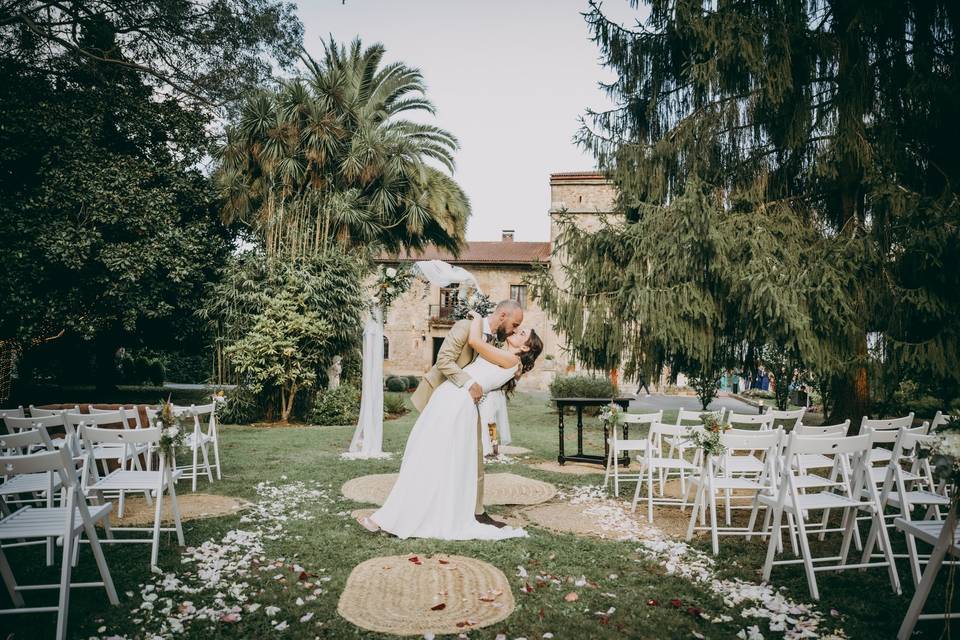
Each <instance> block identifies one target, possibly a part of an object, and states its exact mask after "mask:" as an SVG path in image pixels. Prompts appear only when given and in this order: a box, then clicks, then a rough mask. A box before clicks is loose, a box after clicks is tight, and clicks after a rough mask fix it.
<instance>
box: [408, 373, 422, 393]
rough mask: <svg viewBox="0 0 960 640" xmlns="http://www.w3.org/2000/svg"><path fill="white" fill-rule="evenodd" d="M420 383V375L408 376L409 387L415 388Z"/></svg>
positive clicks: (410, 388)
mask: <svg viewBox="0 0 960 640" xmlns="http://www.w3.org/2000/svg"><path fill="white" fill-rule="evenodd" d="M419 384H420V376H407V389H409V390H411V391H412V390H414V389H416V388H417V385H419Z"/></svg>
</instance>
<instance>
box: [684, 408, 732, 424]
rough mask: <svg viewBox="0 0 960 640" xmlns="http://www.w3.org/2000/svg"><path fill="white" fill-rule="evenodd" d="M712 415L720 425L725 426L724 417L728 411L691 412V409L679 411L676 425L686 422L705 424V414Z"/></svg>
mask: <svg viewBox="0 0 960 640" xmlns="http://www.w3.org/2000/svg"><path fill="white" fill-rule="evenodd" d="M705 413H712V414H713V415H714V417H716V419H717V421H718V422H719V423H720V424H723V417H724V415H725V413H726V409H718V410H716V411H691V410H689V409H680V410H679V411H677V421H676V422H675V423H674V424H683V423H685V422H691V423H696V424H703V417H702V416H703V414H705Z"/></svg>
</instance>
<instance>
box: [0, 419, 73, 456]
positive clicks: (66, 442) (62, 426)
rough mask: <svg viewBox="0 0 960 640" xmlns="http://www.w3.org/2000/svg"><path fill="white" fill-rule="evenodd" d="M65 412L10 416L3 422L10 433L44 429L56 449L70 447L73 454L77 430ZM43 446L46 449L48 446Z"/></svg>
mask: <svg viewBox="0 0 960 640" xmlns="http://www.w3.org/2000/svg"><path fill="white" fill-rule="evenodd" d="M65 413H66V412H65V411H61V412H60V413H58V414H54V415H49V416H33V417H30V418H14V417H9V418H4V419H3V422H4V424H6V426H7V432H8V433H19V432H21V431H25V430H28V429H43V430H44V431H46V433H47V435H48V436H50V440H51V442H52V443H53V447H54V448H55V449H59V448H61V447H68V451H70V452H71V453H72V454H73V453H74V452H75V451H76V449H75V443H76V439H75V437H76V432H75V431H74V430H73V426H71V425H68V424H67V421H66V418H65V416H64V414H65ZM42 448H44V449H45V448H46V447H42ZM28 453H32V452H28Z"/></svg>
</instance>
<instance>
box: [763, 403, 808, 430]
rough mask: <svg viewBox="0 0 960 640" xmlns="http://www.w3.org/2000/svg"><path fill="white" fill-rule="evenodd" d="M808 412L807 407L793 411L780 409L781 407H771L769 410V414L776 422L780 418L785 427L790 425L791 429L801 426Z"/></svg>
mask: <svg viewBox="0 0 960 640" xmlns="http://www.w3.org/2000/svg"><path fill="white" fill-rule="evenodd" d="M806 412H807V410H806V409H803V408H800V409H794V410H793V411H780V410H779V409H770V410H768V411H767V414H768V415H769V416H770V417H772V418H773V420H774V422H776V421H777V420H780V421H782V422H783V426H784V427H789V428H791V429H796V428H797V427H799V426H800V423H801V422H803V415H804V414H805V413H806Z"/></svg>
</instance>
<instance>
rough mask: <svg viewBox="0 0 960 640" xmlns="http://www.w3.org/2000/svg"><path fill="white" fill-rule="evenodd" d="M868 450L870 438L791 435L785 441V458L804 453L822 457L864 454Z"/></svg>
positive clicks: (861, 436) (865, 436) (864, 436)
mask: <svg viewBox="0 0 960 640" xmlns="http://www.w3.org/2000/svg"><path fill="white" fill-rule="evenodd" d="M869 448H870V436H869V435H866V434H865V435H859V436H848V437H846V438H823V437H820V436H801V435H798V434H796V433H791V434H790V436H789V437H788V439H787V454H786V455H787V457H790V456H792V455H797V454H804V453H820V454H823V455H832V454H850V453H854V454H856V453H860V454H862V453H864V452H866V451H867V450H868V449H869Z"/></svg>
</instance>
